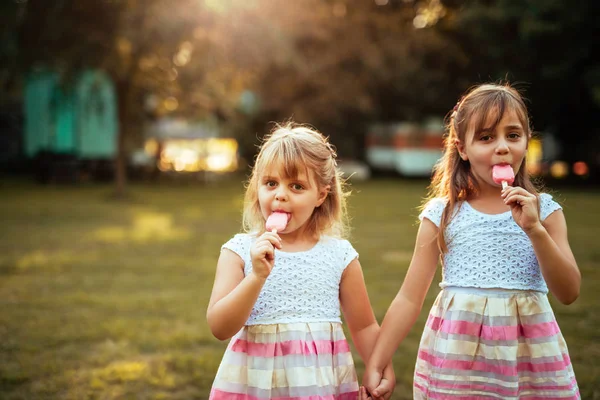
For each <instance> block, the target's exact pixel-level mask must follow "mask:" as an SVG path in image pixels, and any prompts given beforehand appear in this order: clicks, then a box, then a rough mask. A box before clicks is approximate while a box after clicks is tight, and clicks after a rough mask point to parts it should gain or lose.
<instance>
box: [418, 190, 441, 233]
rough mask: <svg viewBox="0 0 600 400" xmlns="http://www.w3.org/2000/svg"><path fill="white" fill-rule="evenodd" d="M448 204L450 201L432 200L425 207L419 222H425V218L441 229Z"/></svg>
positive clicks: (435, 198)
mask: <svg viewBox="0 0 600 400" xmlns="http://www.w3.org/2000/svg"><path fill="white" fill-rule="evenodd" d="M447 203H448V199H445V198H442V197H434V198H433V199H430V200H429V201H427V203H425V205H424V206H423V209H422V211H421V213H420V214H419V220H421V221H423V218H427V219H428V220H430V221H431V222H433V223H434V224H435V226H437V227H439V226H440V222H441V220H442V213H443V212H444V208H446V204H447Z"/></svg>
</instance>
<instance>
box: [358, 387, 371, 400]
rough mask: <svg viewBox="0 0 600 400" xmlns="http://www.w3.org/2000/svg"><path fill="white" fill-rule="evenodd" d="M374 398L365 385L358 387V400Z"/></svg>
mask: <svg viewBox="0 0 600 400" xmlns="http://www.w3.org/2000/svg"><path fill="white" fill-rule="evenodd" d="M372 399H373V398H372V397H371V396H369V394H368V393H367V389H365V387H364V386H361V387H360V388H359V389H358V400H372Z"/></svg>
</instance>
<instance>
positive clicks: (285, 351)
mask: <svg viewBox="0 0 600 400" xmlns="http://www.w3.org/2000/svg"><path fill="white" fill-rule="evenodd" d="M357 396H358V380H357V377H356V371H355V369H354V362H353V361H352V354H351V353H350V348H349V346H348V342H347V341H346V337H345V336H344V331H343V329H342V325H341V324H340V323H329V322H317V323H294V324H273V325H251V326H245V327H244V328H243V329H242V330H241V331H240V332H239V333H238V334H236V335H235V336H234V337H233V338H232V339H231V341H230V342H229V345H228V346H227V350H225V355H224V356H223V360H222V361H221V365H220V366H219V370H218V371H217V375H216V377H215V381H214V383H213V387H212V390H211V393H210V399H212V400H261V399H281V400H284V399H285V400H356V399H357Z"/></svg>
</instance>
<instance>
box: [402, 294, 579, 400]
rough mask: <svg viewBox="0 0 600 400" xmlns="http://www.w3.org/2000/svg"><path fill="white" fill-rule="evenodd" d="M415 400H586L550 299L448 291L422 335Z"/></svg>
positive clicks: (536, 295) (440, 295) (431, 313)
mask: <svg viewBox="0 0 600 400" xmlns="http://www.w3.org/2000/svg"><path fill="white" fill-rule="evenodd" d="M413 393H414V398H415V399H460V400H471V399H531V400H533V399H579V398H580V395H579V389H578V387H577V382H576V380H575V374H574V372H573V367H572V366H571V361H570V359H569V353H568V350H567V345H566V343H565V340H564V338H563V336H562V334H561V333H560V329H559V327H558V325H557V323H556V320H555V318H554V313H553V312H552V308H551V307H550V303H549V302H548V298H547V296H546V295H545V294H543V293H539V292H529V291H519V290H512V291H506V290H499V289H491V290H489V289H468V288H446V289H445V290H442V292H441V293H440V294H439V295H438V297H437V299H436V300H435V303H434V304H433V307H432V309H431V312H430V314H429V318H428V320H427V324H426V326H425V331H424V332H423V336H422V338H421V344H420V346H419V354H418V357H417V363H416V367H415V376H414V387H413Z"/></svg>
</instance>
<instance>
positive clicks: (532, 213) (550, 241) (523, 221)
mask: <svg viewBox="0 0 600 400" xmlns="http://www.w3.org/2000/svg"><path fill="white" fill-rule="evenodd" d="M502 197H504V202H505V203H506V204H508V205H509V206H510V208H511V211H512V215H513V219H514V220H515V222H516V223H517V224H518V225H519V226H520V227H521V229H523V231H524V232H525V233H526V234H527V236H528V237H529V240H531V244H532V245H533V251H535V255H536V257H537V259H538V262H539V263H540V269H541V271H542V275H543V276H544V280H545V281H546V284H547V285H548V288H549V289H550V291H551V292H552V294H554V296H556V298H557V299H558V300H559V301H560V302H561V303H563V304H571V303H572V302H574V301H575V300H576V299H577V297H579V289H580V287H581V273H580V272H579V268H578V267H577V262H576V261H575V257H574V256H573V252H572V251H571V246H569V240H568V238H567V222H566V221H565V216H564V214H563V212H562V211H560V210H557V211H554V212H553V213H552V214H550V215H549V216H548V217H547V218H546V219H545V220H544V222H541V221H540V216H539V211H538V209H539V208H538V198H537V196H535V195H534V194H532V193H529V192H528V191H526V190H525V189H523V188H521V187H511V186H509V187H507V188H506V189H504V190H503V191H502Z"/></svg>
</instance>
